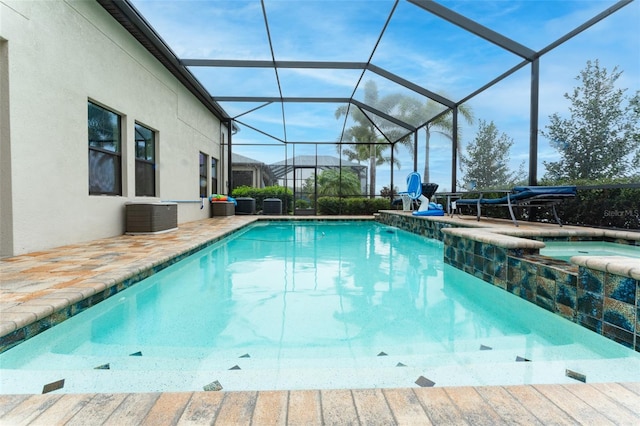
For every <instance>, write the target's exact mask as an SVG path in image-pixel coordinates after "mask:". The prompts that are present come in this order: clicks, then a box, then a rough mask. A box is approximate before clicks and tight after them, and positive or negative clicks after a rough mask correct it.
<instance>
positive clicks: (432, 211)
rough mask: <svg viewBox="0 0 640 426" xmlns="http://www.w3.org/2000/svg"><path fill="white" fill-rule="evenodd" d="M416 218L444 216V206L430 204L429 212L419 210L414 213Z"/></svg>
mask: <svg viewBox="0 0 640 426" xmlns="http://www.w3.org/2000/svg"><path fill="white" fill-rule="evenodd" d="M413 215H414V216H444V209H443V208H442V204H436V203H429V208H428V209H427V210H422V211H420V210H418V211H415V212H413Z"/></svg>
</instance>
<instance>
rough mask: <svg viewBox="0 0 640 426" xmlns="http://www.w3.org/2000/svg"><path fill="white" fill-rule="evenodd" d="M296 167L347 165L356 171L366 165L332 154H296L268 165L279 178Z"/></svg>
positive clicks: (365, 167) (320, 167) (326, 167)
mask: <svg viewBox="0 0 640 426" xmlns="http://www.w3.org/2000/svg"><path fill="white" fill-rule="evenodd" d="M294 165H295V166H296V167H316V166H317V167H318V168H319V169H321V170H322V169H328V168H333V167H348V168H352V169H356V170H358V171H362V170H366V169H367V166H364V165H362V164H358V163H353V162H351V161H347V160H342V159H340V158H339V157H334V156H332V155H318V156H315V155H298V156H296V157H293V158H287V159H286V160H284V161H278V162H276V163H272V164H270V165H269V167H270V168H271V170H273V173H274V174H275V175H276V177H278V178H281V177H284V176H285V175H287V174H288V173H290V172H291V171H292V170H293V166H294Z"/></svg>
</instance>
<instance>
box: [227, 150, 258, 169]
mask: <svg viewBox="0 0 640 426" xmlns="http://www.w3.org/2000/svg"><path fill="white" fill-rule="evenodd" d="M231 163H232V164H253V165H256V166H260V165H265V164H264V163H263V162H262V161H258V160H254V159H253V158H249V157H245V156H244V155H240V154H235V153H231Z"/></svg>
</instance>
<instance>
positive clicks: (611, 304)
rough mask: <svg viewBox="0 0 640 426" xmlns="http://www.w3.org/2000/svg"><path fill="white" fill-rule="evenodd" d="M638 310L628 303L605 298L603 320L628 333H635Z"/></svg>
mask: <svg viewBox="0 0 640 426" xmlns="http://www.w3.org/2000/svg"><path fill="white" fill-rule="evenodd" d="M635 311H636V308H635V306H633V305H629V304H628V303H624V302H620V301H618V300H615V299H610V298H608V297H607V298H605V299H604V308H603V319H604V321H605V322H606V323H609V324H612V325H615V326H616V327H620V328H622V329H625V330H628V331H631V332H633V331H635V326H636V312H635Z"/></svg>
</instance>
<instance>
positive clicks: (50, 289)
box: [0, 216, 640, 425]
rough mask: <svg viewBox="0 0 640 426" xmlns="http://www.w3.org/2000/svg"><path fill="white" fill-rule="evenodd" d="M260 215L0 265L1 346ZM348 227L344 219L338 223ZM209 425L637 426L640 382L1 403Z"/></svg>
mask: <svg viewBox="0 0 640 426" xmlns="http://www.w3.org/2000/svg"><path fill="white" fill-rule="evenodd" d="M263 218H264V217H263ZM318 218H319V217H310V218H296V219H318ZM354 218H358V219H364V218H363V217H354ZM259 219H260V217H258V216H233V217H219V218H212V219H205V220H202V221H197V222H191V223H185V224H181V225H180V227H179V229H178V230H176V231H173V232H168V233H165V234H156V235H136V236H129V235H123V236H118V237H113V238H106V239H102V240H97V241H90V242H86V243H81V244H74V245H70V246H65V247H59V248H55V249H51V250H43V251H41V252H37V253H28V254H25V255H21V256H16V257H12V258H5V259H0V312H1V315H0V336H2V337H4V340H3V345H4V347H5V348H6V347H9V346H11V345H12V344H13V343H16V342H19V341H21V340H23V339H24V338H27V337H29V334H30V333H37V332H39V331H40V330H41V329H42V328H47V327H48V326H49V325H51V324H54V323H56V322H59V321H62V320H64V319H65V318H66V317H68V316H72V315H73V314H75V313H76V312H77V311H79V310H82V309H86V308H87V307H90V306H91V305H93V304H95V303H98V302H100V301H101V300H104V298H106V297H108V296H109V295H111V294H113V293H115V291H116V290H121V289H122V288H124V287H126V286H128V285H130V284H132V283H134V282H136V281H137V280H139V279H141V278H144V277H145V276H147V275H148V274H149V273H150V272H149V270H150V271H153V270H154V268H160V267H161V265H163V264H166V263H167V262H172V261H173V260H172V259H175V258H176V256H177V257H181V256H185V255H188V254H189V253H191V252H193V251H195V250H198V249H199V248H201V247H203V246H206V245H207V244H209V243H210V242H211V241H214V240H216V239H218V238H221V237H222V236H224V235H226V234H227V233H229V232H234V231H235V230H237V229H240V228H241V227H243V226H245V225H247V224H248V223H251V222H253V221H256V220H259ZM274 219H283V217H274ZM332 219H336V218H335V217H332ZM346 219H351V218H350V217H340V218H339V220H346ZM367 219H373V218H372V217H368V218H367ZM442 221H443V223H445V224H447V223H448V224H458V225H459V226H468V227H474V228H475V227H483V228H487V227H488V228H492V232H491V233H492V234H505V235H508V236H511V237H516V236H521V234H522V232H526V233H529V235H530V233H542V234H549V233H555V232H560V233H563V235H564V234H565V233H567V232H569V233H571V232H575V233H582V234H584V233H589V234H593V235H595V234H598V233H601V232H602V230H588V229H585V228H576V229H573V228H572V227H563V229H558V227H557V226H552V225H549V226H546V225H539V224H522V225H521V226H520V227H519V228H515V227H513V225H509V224H508V223H507V221H490V220H486V221H483V222H481V223H480V224H477V223H476V222H475V220H473V221H472V220H469V218H457V217H454V218H442ZM482 232H486V230H483V231H482ZM492 238H493V237H492ZM1 392H2V390H1V389H0V393H1ZM212 423H216V424H515V423H520V424H552V423H553V424H640V384H638V383H620V384H616V383H612V384H576V385H567V384H565V385H531V386H504V387H503V386H495V387H452V388H407V389H384V390H381V389H361V390H322V391H318V390H308V391H273V392H265V391H260V392H193V393H188V392H187V393H149V394H146V393H141V394H91V395H61V394H57V393H56V392H55V391H54V392H52V393H48V394H45V395H0V424H8V425H9V424H10V425H13V424H47V425H49V424H83V425H90V424H114V425H120V424H212Z"/></svg>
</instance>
